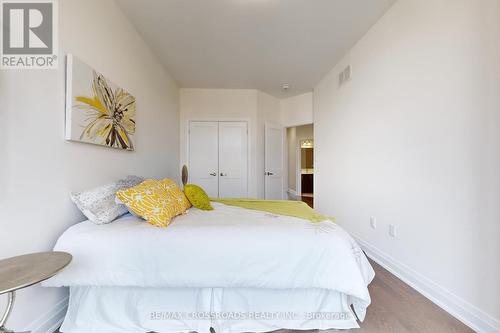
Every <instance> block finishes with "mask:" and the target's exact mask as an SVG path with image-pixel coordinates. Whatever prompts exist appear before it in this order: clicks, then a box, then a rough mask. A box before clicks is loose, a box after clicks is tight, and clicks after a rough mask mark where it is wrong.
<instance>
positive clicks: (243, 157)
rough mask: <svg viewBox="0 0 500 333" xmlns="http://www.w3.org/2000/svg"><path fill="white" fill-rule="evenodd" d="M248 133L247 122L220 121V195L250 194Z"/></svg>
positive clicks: (241, 195)
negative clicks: (248, 182) (248, 180)
mask: <svg viewBox="0 0 500 333" xmlns="http://www.w3.org/2000/svg"><path fill="white" fill-rule="evenodd" d="M247 141H248V133H247V123H246V122H220V123H219V176H220V178H219V197H221V198H245V197H247V195H248V193H247V192H248V191H247V188H248V184H247V173H248V172H247V168H248V165H247V164H248V161H247V160H248V142H247Z"/></svg>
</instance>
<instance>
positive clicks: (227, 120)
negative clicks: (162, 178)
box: [181, 117, 252, 196]
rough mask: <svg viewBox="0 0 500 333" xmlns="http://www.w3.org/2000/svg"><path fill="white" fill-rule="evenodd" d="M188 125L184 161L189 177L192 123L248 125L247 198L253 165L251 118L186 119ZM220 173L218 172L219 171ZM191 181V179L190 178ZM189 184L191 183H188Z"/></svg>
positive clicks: (186, 127)
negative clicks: (251, 162) (251, 161)
mask: <svg viewBox="0 0 500 333" xmlns="http://www.w3.org/2000/svg"><path fill="white" fill-rule="evenodd" d="M185 121H186V123H185V133H186V147H185V149H186V150H185V153H186V158H185V161H184V164H185V165H186V166H187V168H188V175H189V168H190V166H189V153H190V152H189V144H190V142H189V136H190V134H191V133H190V128H191V123H192V122H235V123H236V122H240V123H241V122H245V123H247V196H248V194H249V192H250V186H249V185H250V175H251V173H250V168H251V165H250V157H251V149H252V144H251V142H250V141H251V140H250V133H251V130H252V127H251V126H252V125H251V124H252V121H251V119H250V118H245V117H242V118H224V117H193V118H186V119H185ZM181 168H182V161H181ZM217 172H218V170H217ZM188 179H189V177H188ZM188 182H189V181H188Z"/></svg>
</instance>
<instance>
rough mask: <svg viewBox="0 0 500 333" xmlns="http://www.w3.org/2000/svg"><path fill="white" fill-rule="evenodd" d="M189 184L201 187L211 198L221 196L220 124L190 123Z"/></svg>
mask: <svg viewBox="0 0 500 333" xmlns="http://www.w3.org/2000/svg"><path fill="white" fill-rule="evenodd" d="M188 163H189V165H188V166H189V182H190V183H192V184H196V185H199V186H201V187H202V188H203V189H204V190H205V191H206V192H207V194H208V195H209V196H210V197H218V196H219V173H218V171H219V123H218V122H207V121H200V122H194V121H193V122H190V124H189V162H188Z"/></svg>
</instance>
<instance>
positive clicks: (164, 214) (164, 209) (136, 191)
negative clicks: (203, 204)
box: [116, 179, 190, 227]
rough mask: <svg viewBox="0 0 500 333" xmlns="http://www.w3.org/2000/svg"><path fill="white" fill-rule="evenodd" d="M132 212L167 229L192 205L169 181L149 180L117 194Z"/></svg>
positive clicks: (173, 183)
mask: <svg viewBox="0 0 500 333" xmlns="http://www.w3.org/2000/svg"><path fill="white" fill-rule="evenodd" d="M116 196H117V197H118V199H120V200H121V202H123V203H124V204H125V205H126V206H127V207H128V208H129V209H130V210H132V211H133V212H134V213H136V214H137V215H139V216H141V217H142V218H144V219H145V220H147V221H148V222H149V223H151V224H152V225H155V226H157V227H166V226H168V225H169V224H170V222H171V221H172V219H173V218H174V217H176V216H177V215H180V214H183V213H184V212H185V211H186V209H187V208H189V206H190V204H189V201H188V200H187V198H186V196H185V195H184V193H182V191H181V190H180V189H179V188H178V187H177V185H176V184H175V182H173V181H172V180H169V179H164V180H161V181H158V180H154V179H147V180H145V181H143V182H142V183H141V184H139V185H137V186H134V187H131V188H128V189H125V190H121V191H118V192H117V193H116Z"/></svg>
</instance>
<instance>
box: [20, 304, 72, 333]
mask: <svg viewBox="0 0 500 333" xmlns="http://www.w3.org/2000/svg"><path fill="white" fill-rule="evenodd" d="M68 300H69V298H68V297H65V298H64V299H63V300H62V301H60V302H59V303H57V304H56V305H55V306H54V307H53V308H52V309H51V310H49V311H48V312H46V313H45V314H43V315H42V316H40V317H39V318H38V319H37V320H35V321H34V322H33V323H31V324H30V325H29V326H28V327H27V328H26V329H24V331H28V332H31V333H53V332H55V331H56V330H57V329H58V328H59V326H61V324H62V322H63V320H64V316H65V315H66V311H67V310H68Z"/></svg>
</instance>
